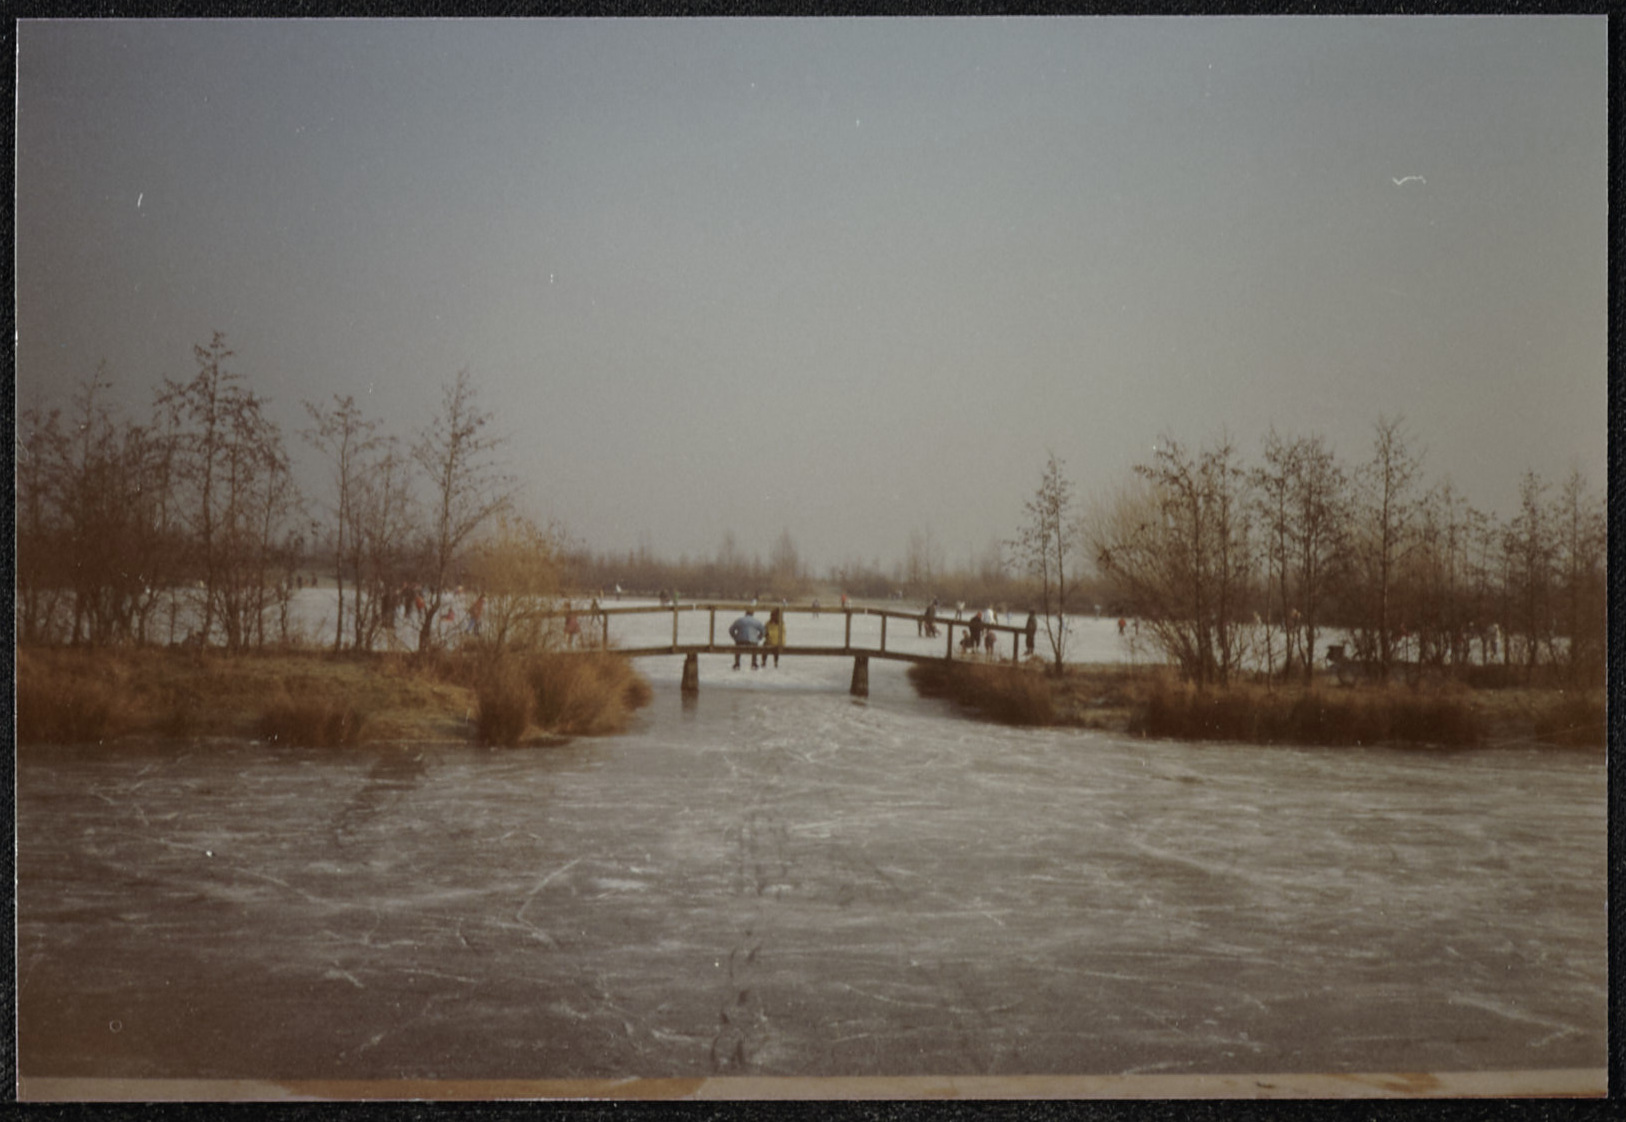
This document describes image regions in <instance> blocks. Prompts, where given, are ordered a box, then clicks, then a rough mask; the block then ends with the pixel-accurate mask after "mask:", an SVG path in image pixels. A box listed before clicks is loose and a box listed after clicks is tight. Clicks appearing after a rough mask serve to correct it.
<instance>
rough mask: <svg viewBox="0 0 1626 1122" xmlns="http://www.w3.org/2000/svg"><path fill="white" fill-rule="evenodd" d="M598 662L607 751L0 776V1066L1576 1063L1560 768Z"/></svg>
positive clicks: (41, 760)
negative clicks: (609, 699)
mask: <svg viewBox="0 0 1626 1122" xmlns="http://www.w3.org/2000/svg"><path fill="white" fill-rule="evenodd" d="M696 614H697V616H699V617H701V618H703V617H704V613H696ZM644 618H645V619H646V620H648V621H651V622H650V623H649V626H653V627H654V628H655V629H656V630H657V631H658V630H659V629H660V627H661V626H662V620H663V619H664V627H665V629H666V630H665V634H666V635H667V636H668V637H669V635H670V626H671V624H670V616H666V617H660V616H652V617H644ZM799 620H800V617H792V621H791V625H792V635H791V641H792V642H802V641H813V639H812V637H810V636H809V635H808V634H807V633H806V632H807V624H806V623H804V622H799ZM831 621H833V622H831ZM1098 622H1099V623H1100V624H1103V625H1105V627H1106V628H1108V629H1110V630H1106V631H1105V634H1104V639H1103V641H1105V642H1106V643H1109V644H1110V643H1115V642H1117V641H1118V640H1117V636H1116V633H1115V628H1112V626H1111V624H1110V623H1109V622H1108V621H1098ZM723 623H724V621H723V620H722V619H720V627H721V626H722V625H723ZM826 624H829V625H831V626H834V627H835V628H837V631H838V634H839V628H840V627H841V623H840V617H839V615H834V616H828V617H821V621H819V622H818V624H817V626H819V627H823V626H825V625H826ZM697 626H698V627H700V628H703V627H704V625H703V624H699V625H697ZM856 628H857V624H856V623H855V631H856ZM798 629H800V631H798ZM1097 630H1098V631H1099V630H1100V629H1099V628H1098V629H1097ZM685 638H686V639H687V636H685ZM1097 638H1098V639H1102V636H1101V635H1097ZM1042 642H1043V640H1042V639H1041V644H1042ZM889 643H890V636H889ZM642 666H643V668H644V669H645V671H646V672H647V673H648V674H649V676H650V678H651V680H652V681H653V682H654V684H655V699H654V703H653V704H652V705H651V706H650V708H649V709H647V710H645V711H643V713H642V714H641V716H640V718H639V722H638V725H637V727H636V728H635V729H633V730H632V731H630V732H629V733H627V734H625V735H622V736H616V737H611V738H606V739H602V740H592V741H588V740H581V741H576V742H574V743H571V744H569V745H566V746H564V747H560V748H554V749H542V750H535V749H530V750H488V749H478V748H473V747H468V746H464V745H454V744H414V745H404V746H374V747H369V748H366V749H361V750H352V751H304V750H289V749H273V748H268V747H266V746H263V745H258V744H245V743H230V742H223V743H215V744H208V745H158V746H150V747H142V748H132V747H129V746H119V747H116V748H99V747H81V748H73V749H44V748H40V749H23V750H22V751H21V752H20V753H19V759H18V789H17V810H18V877H19V889H18V922H17V956H18V957H17V969H18V1018H19V1072H20V1074H21V1075H22V1076H24V1077H28V1076H81V1077H90V1076H99V1077H134V1078H274V1079H296V1078H349V1079H398V1078H410V1077H422V1078H436V1079H491V1078H515V1079H536V1078H566V1077H599V1076H618V1075H638V1076H647V1077H657V1076H710V1075H717V1074H722V1075H733V1074H748V1075H894V1076H897V1075H925V1074H931V1075H950V1074H962V1075H973V1074H992V1075H1000V1074H1027V1075H1037V1074H1047V1073H1103V1074H1104V1073H1128V1072H1162V1073H1204V1072H1216V1073H1217V1072H1239V1071H1243V1072H1246V1071H1257V1072H1369V1071H1489V1070H1508V1069H1517V1070H1530V1069H1560V1068H1567V1069H1573V1068H1597V1069H1602V1068H1603V1067H1604V1065H1605V1056H1606V997H1605V995H1606V977H1607V975H1606V951H1607V925H1606V911H1605V884H1606V832H1605V828H1606V813H1605V786H1606V785H1605V774H1604V758H1603V755H1602V754H1601V753H1585V752H1563V751H1552V750H1537V749H1535V748H1531V747H1527V746H1519V745H1510V746H1501V747H1495V748H1486V749H1482V750H1475V751H1470V752H1454V753H1444V752H1426V751H1398V750H1379V749H1340V750H1326V749H1315V750H1308V749H1306V750H1300V749H1292V748H1281V747H1272V748H1260V747H1252V746H1246V745H1190V744H1175V743H1165V742H1142V741H1133V740H1128V739H1123V738H1117V737H1112V736H1108V735H1104V734H1098V733H1084V732H1059V731H1019V730H1009V729H1003V728H998V727H995V726H990V725H985V724H980V723H975V722H971V721H967V720H964V719H960V718H958V717H955V716H954V715H953V714H952V712H951V711H950V710H949V709H948V708H947V707H946V705H945V704H943V703H940V702H931V701H924V700H921V699H918V698H916V697H915V696H914V695H913V692H912V690H911V689H910V687H909V686H908V683H907V681H906V680H905V678H904V675H903V669H902V667H901V666H900V665H899V664H895V663H875V664H872V667H871V691H872V692H871V696H870V698H869V699H868V700H867V701H860V700H856V699H853V698H850V697H849V696H847V693H846V688H847V684H848V679H849V677H850V674H851V663H850V661H849V660H846V659H841V658H829V659H823V658H819V659H803V660H800V661H795V662H793V661H792V660H790V659H787V660H785V663H784V664H783V665H782V666H781V667H780V668H778V669H776V670H767V671H758V672H756V673H752V672H751V671H750V670H742V671H740V672H734V671H732V670H730V669H728V666H729V660H728V659H727V658H726V657H724V656H702V659H701V689H700V694H699V696H698V698H696V699H694V700H693V701H692V702H690V703H685V702H683V701H682V700H681V699H680V697H679V692H678V678H679V675H680V672H681V659H678V658H670V657H669V658H656V659H646V660H643V662H642Z"/></svg>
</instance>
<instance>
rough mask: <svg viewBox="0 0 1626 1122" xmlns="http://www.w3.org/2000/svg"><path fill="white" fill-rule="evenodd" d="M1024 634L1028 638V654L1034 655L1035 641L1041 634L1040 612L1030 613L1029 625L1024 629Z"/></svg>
mask: <svg viewBox="0 0 1626 1122" xmlns="http://www.w3.org/2000/svg"><path fill="white" fill-rule="evenodd" d="M1023 633H1024V634H1026V635H1027V637H1028V654H1029V655H1032V654H1033V640H1034V639H1035V638H1036V637H1037V636H1038V634H1039V613H1038V612H1029V613H1028V624H1027V626H1026V627H1025V628H1023Z"/></svg>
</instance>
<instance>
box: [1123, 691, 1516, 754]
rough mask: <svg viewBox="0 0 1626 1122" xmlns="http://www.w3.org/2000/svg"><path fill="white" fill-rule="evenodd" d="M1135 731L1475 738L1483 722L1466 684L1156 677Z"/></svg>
mask: <svg viewBox="0 0 1626 1122" xmlns="http://www.w3.org/2000/svg"><path fill="white" fill-rule="evenodd" d="M1129 731H1130V732H1132V733H1136V734H1138V735H1141V736H1150V737H1160V738H1168V739H1177V740H1234V741H1245V742H1248V743H1254V744H1282V743H1291V744H1317V745H1329V746H1339V745H1361V744H1386V743H1401V744H1437V745H1453V746H1462V745H1472V744H1478V743H1480V742H1481V741H1482V740H1483V739H1484V735H1485V733H1484V726H1483V722H1482V721H1481V720H1480V718H1479V716H1478V715H1477V714H1476V713H1475V712H1474V709H1473V707H1472V706H1471V705H1470V704H1469V701H1468V698H1467V696H1466V695H1465V693H1464V692H1463V691H1461V690H1455V689H1438V690H1428V691H1419V690H1413V689H1407V688H1404V687H1390V688H1388V689H1375V690H1347V691H1346V690H1313V689H1312V690H1270V689H1266V688H1263V687H1260V686H1255V685H1247V684H1238V685H1230V686H1226V687H1222V688H1210V689H1206V690H1199V689H1196V688H1195V687H1192V686H1190V685H1187V684H1181V683H1171V682H1169V681H1168V680H1167V679H1166V678H1155V679H1153V680H1152V682H1151V683H1150V685H1149V687H1148V688H1147V690H1146V691H1145V694H1144V696H1143V697H1142V698H1141V699H1140V700H1139V703H1138V704H1137V705H1136V707H1135V711H1134V714H1133V716H1132V717H1131V719H1130V724H1129Z"/></svg>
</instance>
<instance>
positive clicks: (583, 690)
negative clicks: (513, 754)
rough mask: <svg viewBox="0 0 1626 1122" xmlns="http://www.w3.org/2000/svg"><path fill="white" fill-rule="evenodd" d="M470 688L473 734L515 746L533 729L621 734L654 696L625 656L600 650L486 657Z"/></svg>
mask: <svg viewBox="0 0 1626 1122" xmlns="http://www.w3.org/2000/svg"><path fill="white" fill-rule="evenodd" d="M448 669H450V668H448ZM466 671H467V668H457V669H456V671H455V672H457V673H459V674H461V673H465V672H466ZM474 691H475V697H476V700H477V702H478V712H477V715H476V718H475V736H476V738H477V739H478V740H479V742H480V743H482V744H496V745H513V744H519V743H521V742H522V741H523V740H524V739H525V738H526V736H527V734H528V733H530V732H531V731H532V730H533V729H535V730H538V731H539V732H541V733H546V734H552V735H559V736H603V735H606V734H609V733H616V732H621V731H622V730H624V729H625V728H626V727H627V724H628V723H629V721H630V719H631V717H632V713H633V711H634V710H637V709H640V708H642V707H643V706H645V705H648V704H649V702H650V700H651V699H652V698H653V696H654V694H653V691H652V690H651V689H650V687H649V683H648V682H647V681H646V680H645V679H644V678H643V676H642V675H640V674H639V673H638V672H637V671H635V670H634V669H633V668H632V665H631V664H630V663H629V662H628V661H627V660H626V659H624V658H619V657H617V656H615V655H611V654H602V653H601V654H559V653H548V654H536V655H531V656H529V657H526V658H517V657H512V656H511V657H508V658H505V659H499V660H496V661H491V660H486V661H484V662H483V663H481V664H480V667H479V670H478V676H477V680H476V682H475V685H474Z"/></svg>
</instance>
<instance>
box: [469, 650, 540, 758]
mask: <svg viewBox="0 0 1626 1122" xmlns="http://www.w3.org/2000/svg"><path fill="white" fill-rule="evenodd" d="M474 695H475V699H476V702H477V706H478V711H477V714H476V716H475V722H474V736H475V739H476V740H477V741H479V742H480V743H481V744H498V745H513V744H518V743H519V740H520V737H522V736H524V735H525V730H526V729H528V728H529V727H530V725H531V709H532V698H533V694H532V691H531V688H530V685H529V683H527V682H526V680H525V675H524V674H523V673H521V672H519V671H518V670H516V669H515V668H513V667H511V666H498V667H497V668H496V669H495V670H494V671H493V672H492V673H491V674H489V675H488V676H487V677H486V678H485V679H484V680H483V681H482V682H480V684H479V685H478V686H476V687H475V691H474Z"/></svg>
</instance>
